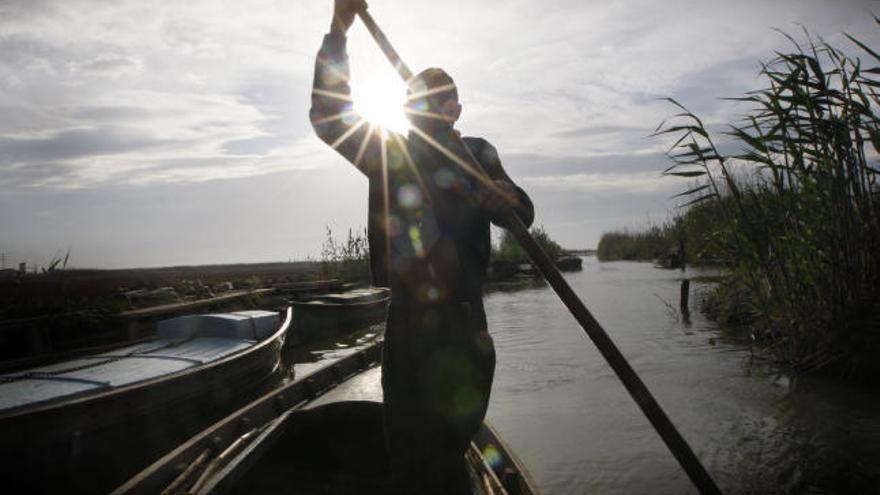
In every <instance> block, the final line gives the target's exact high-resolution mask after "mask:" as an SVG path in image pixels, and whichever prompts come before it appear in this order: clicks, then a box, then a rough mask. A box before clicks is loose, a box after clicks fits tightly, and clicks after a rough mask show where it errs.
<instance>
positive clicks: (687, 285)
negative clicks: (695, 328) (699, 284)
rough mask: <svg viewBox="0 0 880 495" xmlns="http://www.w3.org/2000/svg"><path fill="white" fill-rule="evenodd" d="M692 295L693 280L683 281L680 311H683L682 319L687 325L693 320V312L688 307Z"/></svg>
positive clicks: (686, 279)
mask: <svg viewBox="0 0 880 495" xmlns="http://www.w3.org/2000/svg"><path fill="white" fill-rule="evenodd" d="M690 293H691V280H690V279H689V278H683V279H681V298H680V300H679V305H678V307H679V309H681V317H682V319H684V321H685V323H687V322H688V321H689V320H690V319H691V311H690V308H689V305H688V299H689V298H690Z"/></svg>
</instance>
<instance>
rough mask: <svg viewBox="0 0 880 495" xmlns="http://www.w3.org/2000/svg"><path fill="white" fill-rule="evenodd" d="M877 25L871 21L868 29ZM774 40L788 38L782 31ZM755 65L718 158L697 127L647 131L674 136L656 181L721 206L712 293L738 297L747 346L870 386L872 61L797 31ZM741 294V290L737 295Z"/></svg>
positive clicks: (876, 226)
mask: <svg viewBox="0 0 880 495" xmlns="http://www.w3.org/2000/svg"><path fill="white" fill-rule="evenodd" d="M875 20H877V22H878V24H880V19H876V18H875ZM783 35H785V34H784V33H783ZM785 36H786V37H787V38H788V39H789V41H790V42H791V44H792V49H791V51H790V52H789V53H778V54H777V56H776V58H774V59H773V60H771V61H770V62H767V63H765V64H763V65H762V69H761V71H760V75H761V77H762V79H763V80H764V81H766V87H765V88H764V89H760V90H756V91H752V92H749V93H747V94H745V95H744V96H742V97H739V98H734V99H735V100H739V101H742V102H745V103H746V104H748V105H749V106H750V107H751V110H750V114H749V115H748V116H747V117H746V118H745V119H743V120H742V121H740V122H738V123H736V124H732V125H730V126H729V131H728V132H727V133H726V136H725V139H728V140H731V141H733V144H734V145H735V146H725V149H727V148H729V147H733V148H739V149H741V151H740V152H738V153H736V154H725V153H722V152H721V151H719V146H718V145H716V142H718V140H717V139H716V138H715V137H714V136H712V135H710V133H709V132H708V131H707V130H706V127H705V125H704V123H703V122H702V121H701V120H700V118H699V117H697V116H696V115H694V114H693V113H691V112H690V111H688V110H687V109H686V108H685V107H684V106H683V105H681V104H679V103H678V102H677V101H675V100H672V99H670V102H672V103H673V104H674V105H676V106H677V107H678V108H679V109H680V110H681V113H679V114H678V115H676V116H675V117H674V118H672V119H670V120H668V121H666V122H664V123H662V124H661V125H660V126H659V127H658V129H657V131H656V134H659V135H672V136H674V137H677V139H676V140H675V143H674V144H673V146H672V147H671V148H670V152H669V156H670V158H671V159H672V160H673V164H672V165H671V166H670V167H669V168H668V169H667V170H666V171H664V174H665V175H670V176H678V177H683V178H686V179H688V180H689V181H694V180H696V181H698V182H697V184H694V185H692V186H690V187H689V188H688V190H687V191H685V192H683V193H682V194H681V196H682V197H684V198H686V205H691V206H693V205H701V204H715V205H722V207H721V208H719V209H718V210H719V212H720V215H718V216H717V218H716V219H715V220H716V222H717V223H716V224H715V225H714V228H713V232H712V233H711V239H707V245H710V246H711V249H712V250H713V252H714V253H715V254H716V255H717V256H719V257H721V259H722V261H723V262H724V263H725V264H726V265H727V266H728V267H729V268H730V271H729V274H728V276H727V277H725V279H724V282H723V283H722V284H721V287H720V288H719V291H720V295H721V296H720V297H725V296H724V294H725V291H726V293H727V294H728V295H729V294H734V293H736V294H744V295H745V297H746V300H745V301H733V303H734V304H745V305H746V306H747V307H748V310H749V311H750V312H751V313H752V314H753V315H754V317H755V319H754V322H753V325H752V328H753V337H754V338H755V339H756V340H757V341H759V342H761V343H763V344H764V345H765V346H766V348H767V349H769V350H770V351H772V352H773V353H774V354H775V355H776V356H777V357H778V358H779V359H781V360H782V361H784V362H786V363H788V364H789V365H791V366H792V367H793V368H795V369H798V370H816V369H822V368H827V369H834V370H837V371H839V372H841V373H843V374H845V375H848V376H868V375H870V376H872V377H873V378H874V379H876V378H877V376H878V374H877V371H878V367H877V365H872V364H870V363H872V362H874V361H876V360H873V359H872V357H873V354H876V353H877V352H878V351H880V328H878V327H880V325H878V322H880V300H878V292H877V289H878V287H880V207H878V205H880V201H878V200H880V196H878V194H880V187H878V184H877V178H878V174H880V170H878V166H877V162H878V160H877V156H878V154H880V125H878V124H880V117H878V113H877V111H878V105H880V95H878V89H880V79H878V75H880V67H878V66H877V65H876V64H877V62H880V55H878V53H877V52H876V51H874V50H873V49H871V48H870V47H869V46H867V45H865V44H864V43H862V42H860V41H858V40H856V39H854V38H852V37H849V39H850V41H852V42H853V44H854V49H855V50H857V52H858V53H859V55H861V56H863V57H866V59H867V60H869V62H868V63H869V64H871V66H870V67H866V66H864V65H863V61H862V60H861V59H860V58H859V57H853V56H849V55H847V54H845V53H844V52H843V51H841V50H839V49H837V48H834V47H832V46H831V45H829V44H828V43H826V42H824V41H822V40H817V39H814V38H813V37H812V36H811V35H810V33H809V32H807V31H806V30H805V31H804V41H801V42H799V41H797V40H795V39H794V38H793V37H791V36H788V35H785ZM743 288H745V289H746V290H742V289H743Z"/></svg>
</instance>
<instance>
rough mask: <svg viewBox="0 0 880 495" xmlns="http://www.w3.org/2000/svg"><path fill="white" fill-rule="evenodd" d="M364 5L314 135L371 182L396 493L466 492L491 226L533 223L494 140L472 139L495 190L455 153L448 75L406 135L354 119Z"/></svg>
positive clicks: (330, 53) (330, 55)
mask: <svg viewBox="0 0 880 495" xmlns="http://www.w3.org/2000/svg"><path fill="white" fill-rule="evenodd" d="M362 9H366V3H365V2H364V0H335V11H334V18H333V21H332V23H331V28H330V33H329V34H327V35H326V36H325V37H324V42H323V44H322V46H321V49H320V51H319V52H318V57H317V62H316V64H315V77H314V88H313V92H312V109H311V112H310V117H311V121H312V125H313V126H314V128H315V131H316V133H317V135H318V136H319V137H320V138H321V139H322V140H323V141H325V142H326V143H328V144H329V145H331V146H332V147H333V148H334V149H335V150H336V151H337V152H339V153H340V154H341V155H342V156H343V157H345V158H346V159H347V160H348V161H350V162H351V163H352V164H354V165H355V166H356V167H357V168H358V169H359V170H360V171H361V172H363V173H364V175H366V176H367V178H368V179H369V219H368V237H369V243H370V269H371V275H372V279H373V284H374V285H377V286H386V287H390V288H391V304H390V307H389V310H388V321H387V325H386V331H385V343H384V350H383V357H382V389H383V393H384V402H385V409H384V410H385V413H384V414H385V417H384V422H385V435H386V442H387V446H388V451H389V455H390V461H391V469H392V475H393V479H394V484H395V487H396V490H397V491H398V493H402V494H414V493H437V494H441V493H442V494H444V495H447V494H468V493H471V489H470V483H469V479H468V475H467V471H466V467H465V461H464V454H465V452H466V450H467V448H468V445H469V443H470V441H471V439H472V437H473V435H474V434H475V433H476V431H477V429H478V428H479V427H480V424H481V423H482V420H483V417H484V416H485V414H486V408H487V407H488V403H489V393H490V390H491V386H492V379H493V375H494V370H495V350H494V346H493V344H492V338H491V337H490V336H489V333H488V331H487V326H486V315H485V312H484V311H483V301H482V286H483V283H484V281H485V279H486V270H487V267H488V263H489V254H490V248H491V246H490V234H489V224H490V222H492V223H495V224H497V225H501V226H503V223H504V219H505V218H508V217H507V214H508V213H509V211H510V208H511V207H512V206H515V208H516V211H517V213H518V214H519V216H520V218H521V219H522V220H523V221H524V222H525V223H526V224H527V225H529V224H531V222H532V220H533V218H534V210H533V207H532V203H531V201H530V200H529V197H528V196H527V195H526V193H525V192H524V191H523V190H522V189H520V188H518V187H516V186H515V185H514V184H513V182H512V181H511V180H510V178H509V177H508V176H507V174H506V173H505V171H504V169H503V168H502V166H501V162H500V160H499V158H498V153H497V152H496V150H495V148H494V147H493V146H492V145H491V144H489V143H488V142H486V140H484V139H481V138H468V137H466V138H464V139H463V142H464V143H465V145H466V146H467V147H468V148H469V149H470V152H471V153H473V155H474V157H476V158H477V160H478V161H479V162H480V164H481V165H482V168H483V170H484V171H485V173H486V174H487V175H488V177H489V178H490V179H491V180H489V181H488V183H489V184H488V185H487V184H485V183H482V182H481V181H480V180H477V179H476V178H475V177H474V176H473V175H472V174H470V173H467V172H465V170H464V169H463V168H462V166H461V165H460V164H459V163H457V161H456V160H455V159H452V158H450V156H449V154H451V156H457V157H463V156H465V150H463V149H462V148H461V147H460V146H461V144H460V143H461V142H462V140H460V139H458V137H457V136H458V134H457V131H455V130H454V129H453V125H454V124H455V122H456V120H457V119H458V117H459V114H460V113H461V105H460V104H459V101H458V91H457V88H456V87H455V84H454V82H453V80H452V78H450V77H449V75H448V74H446V73H445V72H444V71H442V70H440V69H427V70H425V71H423V72H421V73H420V74H418V75H417V76H415V77H414V78H413V79H412V80H411V81H409V83H408V90H407V95H408V101H407V104H406V108H405V111H406V113H407V117H408V118H409V120H410V122H411V124H412V128H411V130H410V131H409V132H408V134H407V135H400V134H396V133H393V132H390V131H387V130H382V129H379V128H377V127H376V126H373V125H371V124H370V123H368V122H365V121H364V119H363V118H362V117H361V116H360V115H357V114H356V113H354V112H353V111H352V104H351V98H350V94H351V93H350V88H349V84H348V82H349V67H348V56H347V55H346V50H345V45H346V33H347V31H348V28H349V27H350V26H351V24H352V23H353V22H354V17H355V15H356V14H357V12H358V11H360V10H362ZM490 186H491V187H490ZM514 198H515V199H514Z"/></svg>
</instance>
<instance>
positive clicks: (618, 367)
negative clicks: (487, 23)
mask: <svg viewBox="0 0 880 495" xmlns="http://www.w3.org/2000/svg"><path fill="white" fill-rule="evenodd" d="M358 15H359V16H360V18H361V20H362V21H363V23H364V25H365V26H366V28H367V30H368V31H369V32H370V34H371V35H372V36H373V39H375V40H376V43H378V44H379V48H381V49H382V51H383V52H384V53H385V56H386V57H388V60H389V61H390V62H391V65H393V66H394V69H395V70H397V73H398V74H400V77H402V78H403V80H404V81H406V82H408V81H409V80H410V79H412V77H413V73H412V71H410V69H409V67H407V66H406V64H405V63H404V62H403V60H402V59H401V58H400V55H398V53H397V50H395V49H394V47H392V46H391V43H390V42H389V41H388V38H386V37H385V33H383V32H382V30H381V29H380V28H379V26H378V25H377V24H376V21H374V20H373V17H372V16H371V15H370V13H369V12H367V11H366V10H362V11H360V12H358ZM453 135H455V136H457V134H456V133H453ZM458 139H459V140H461V137H458ZM459 144H460V145H461V146H460V148H461V149H463V150H465V153H466V155H467V156H465V157H462V158H464V159H465V160H467V162H469V163H470V164H471V166H472V167H474V169H476V170H482V166H481V165H480V163H479V161H478V160H477V159H476V158H474V156H473V154H472V153H471V152H470V150H469V148H468V147H467V146H466V145H465V144H464V142H460V143H459ZM506 226H507V227H508V228H509V229H510V231H511V232H513V234H514V236H515V237H516V240H517V241H519V243H520V245H521V246H522V247H523V249H525V251H526V253H528V255H529V258H531V260H532V263H534V264H535V266H537V267H538V269H539V270H540V271H541V273H542V274H543V275H544V278H545V279H546V280H547V283H549V284H550V286H551V287H553V290H554V291H556V294H557V295H558V296H559V298H560V299H562V302H563V303H564V304H565V306H566V307H567V308H568V310H569V311H571V314H572V315H573V316H574V317H575V319H576V320H577V321H578V323H580V325H581V327H582V328H583V329H584V331H585V332H586V333H587V335H588V336H589V337H590V339H592V340H593V343H594V344H596V347H598V348H599V352H600V353H602V356H603V357H605V360H606V361H608V364H609V365H610V366H611V369H613V370H614V372H615V373H616V374H617V376H618V378H620V380H621V381H622V382H623V385H624V386H625V387H626V389H627V391H629V394H630V396H632V398H633V400H635V401H636V404H638V405H639V407H640V408H641V410H642V412H643V413H644V414H645V416H647V417H648V420H649V421H650V422H651V424H652V425H653V426H654V429H655V430H657V433H658V434H659V435H660V438H662V439H663V441H664V442H665V443H666V446H667V447H668V448H669V450H670V451H671V452H672V455H674V456H675V458H676V459H677V460H678V463H679V464H680V465H681V467H682V468H683V469H684V470H685V472H686V473H687V475H688V476H689V477H690V479H691V481H692V482H693V483H694V485H695V486H696V487H697V489H698V490H700V493H703V494H720V493H721V490H719V489H718V486H717V485H716V484H715V481H714V480H713V479H712V477H711V476H710V475H709V473H708V472H707V471H706V468H704V467H703V465H702V464H701V463H700V460H699V459H698V458H697V456H696V455H694V451H693V450H691V447H690V445H688V443H687V442H686V441H685V439H684V438H683V437H682V436H681V433H679V432H678V430H677V429H676V428H675V425H674V424H672V421H670V420H669V417H668V416H666V413H665V412H664V411H663V408H661V407H660V404H658V403H657V400H656V399H654V396H652V395H651V392H650V391H649V390H648V387H646V386H645V384H644V383H643V382H642V380H641V378H639V376H638V375H637V374H636V372H635V370H633V369H632V366H630V365H629V363H628V362H627V360H626V358H624V357H623V354H621V353H620V351H619V350H618V349H617V346H616V345H614V342H613V341H612V340H611V338H610V337H609V336H608V334H607V333H606V332H605V330H604V329H603V328H602V326H601V325H600V324H599V322H598V321H596V318H594V317H593V315H592V314H591V313H590V311H589V310H588V309H587V307H586V306H585V305H584V303H583V302H581V300H580V298H578V296H577V295H576V294H575V293H574V291H573V290H572V289H571V287H570V286H569V285H568V282H566V281H565V279H564V278H563V277H562V274H561V273H560V272H559V270H558V269H557V268H556V265H555V264H554V263H553V260H551V259H550V257H549V256H547V253H545V252H544V250H543V249H542V248H541V246H540V245H539V244H538V242H537V241H535V238H534V237H533V236H532V234H531V233H529V230H528V228H526V226H525V224H523V222H522V220H521V219H520V218H519V216H518V215H517V213H516V211H514V210H513V209H511V210H510V218H508V219H507V221H506Z"/></svg>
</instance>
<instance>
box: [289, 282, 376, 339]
mask: <svg viewBox="0 0 880 495" xmlns="http://www.w3.org/2000/svg"><path fill="white" fill-rule="evenodd" d="M390 294H391V291H389V290H388V289H386V288H384V287H368V288H361V289H351V290H347V291H344V292H335V293H328V294H320V295H309V296H306V297H303V298H301V299H294V300H289V301H288V303H289V304H290V305H291V306H293V325H292V329H293V331H292V332H291V334H290V335H289V337H288V343H289V344H301V343H304V342H308V341H310V340H314V339H315V338H318V337H323V336H327V335H332V333H333V332H336V331H340V330H346V331H348V330H351V329H353V328H358V327H363V326H367V325H372V324H375V323H381V322H382V321H384V320H385V316H386V311H387V309H388V301H389V299H390Z"/></svg>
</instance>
